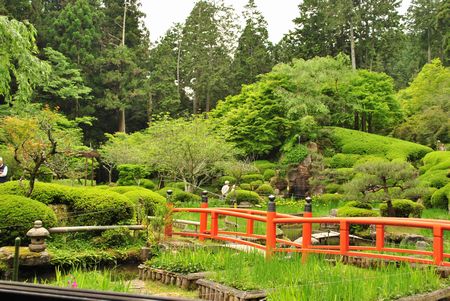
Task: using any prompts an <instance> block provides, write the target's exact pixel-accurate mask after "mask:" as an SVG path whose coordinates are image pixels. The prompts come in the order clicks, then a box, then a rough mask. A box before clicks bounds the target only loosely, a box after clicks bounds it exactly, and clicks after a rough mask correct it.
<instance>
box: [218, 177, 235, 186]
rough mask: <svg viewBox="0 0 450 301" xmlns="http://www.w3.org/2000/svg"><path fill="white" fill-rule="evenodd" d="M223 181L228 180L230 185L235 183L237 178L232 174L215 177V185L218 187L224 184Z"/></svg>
mask: <svg viewBox="0 0 450 301" xmlns="http://www.w3.org/2000/svg"><path fill="white" fill-rule="evenodd" d="M225 181H228V182H230V185H233V184H236V183H237V180H236V178H235V177H232V176H223V177H220V178H219V179H217V187H218V188H219V189H220V188H222V186H223V185H225Z"/></svg>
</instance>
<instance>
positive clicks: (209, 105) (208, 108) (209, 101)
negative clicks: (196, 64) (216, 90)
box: [205, 88, 211, 112]
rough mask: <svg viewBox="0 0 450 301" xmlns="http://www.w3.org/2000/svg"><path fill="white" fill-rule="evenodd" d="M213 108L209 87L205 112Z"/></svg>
mask: <svg viewBox="0 0 450 301" xmlns="http://www.w3.org/2000/svg"><path fill="white" fill-rule="evenodd" d="M210 108H211V94H210V92H209V88H208V89H207V91H206V105H205V112H209V110H210Z"/></svg>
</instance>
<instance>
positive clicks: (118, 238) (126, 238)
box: [101, 228, 133, 248]
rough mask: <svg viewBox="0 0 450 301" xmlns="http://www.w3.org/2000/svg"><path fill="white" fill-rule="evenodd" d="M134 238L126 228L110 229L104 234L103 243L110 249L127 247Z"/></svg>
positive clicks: (102, 236)
mask: <svg viewBox="0 0 450 301" xmlns="http://www.w3.org/2000/svg"><path fill="white" fill-rule="evenodd" d="M132 240H133V237H132V236H131V231H130V230H128V229H126V228H119V229H110V230H106V231H103V232H102V235H101V242H102V244H104V245H105V246H107V247H109V248H114V247H116V248H117V247H125V246H127V245H130V243H131V241H132Z"/></svg>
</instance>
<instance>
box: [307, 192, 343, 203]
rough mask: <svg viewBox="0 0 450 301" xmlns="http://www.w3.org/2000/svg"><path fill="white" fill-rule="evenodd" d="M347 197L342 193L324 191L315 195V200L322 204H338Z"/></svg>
mask: <svg viewBox="0 0 450 301" xmlns="http://www.w3.org/2000/svg"><path fill="white" fill-rule="evenodd" d="M344 200H345V197H344V196H343V195H342V194H338V193H334V194H331V193H324V194H320V195H318V196H316V197H315V199H314V201H317V202H319V203H321V204H334V205H337V204H339V203H340V202H342V201H344Z"/></svg>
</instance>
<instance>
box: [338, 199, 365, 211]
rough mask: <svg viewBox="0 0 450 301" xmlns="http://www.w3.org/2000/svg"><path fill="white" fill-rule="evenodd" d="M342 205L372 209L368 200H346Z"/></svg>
mask: <svg viewBox="0 0 450 301" xmlns="http://www.w3.org/2000/svg"><path fill="white" fill-rule="evenodd" d="M342 207H352V208H360V209H367V210H372V205H370V203H368V202H360V201H350V202H346V203H345V204H344V206H342Z"/></svg>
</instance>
